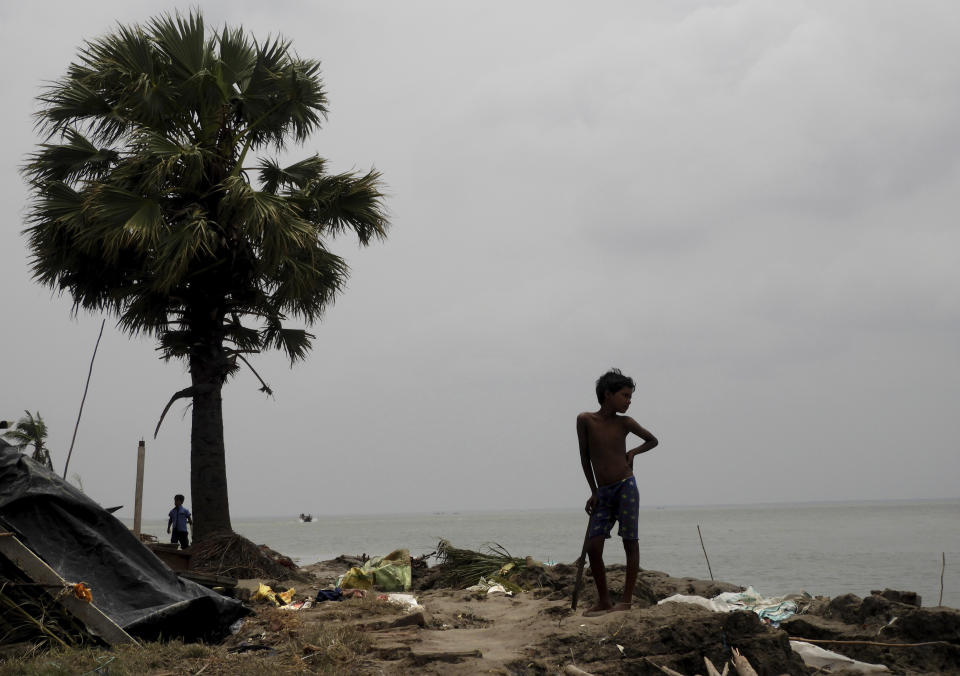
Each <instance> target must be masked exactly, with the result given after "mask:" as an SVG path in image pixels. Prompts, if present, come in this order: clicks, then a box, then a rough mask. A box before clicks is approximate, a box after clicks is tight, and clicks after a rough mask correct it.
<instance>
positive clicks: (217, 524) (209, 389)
mask: <svg viewBox="0 0 960 676" xmlns="http://www.w3.org/2000/svg"><path fill="white" fill-rule="evenodd" d="M204 352H205V354H201V353H200V351H199V350H194V351H193V352H192V353H191V355H190V375H191V379H192V381H193V388H194V394H193V418H192V424H191V428H190V497H191V501H192V508H193V539H194V541H195V542H196V541H198V540H203V539H204V538H207V537H209V536H210V535H213V534H214V533H222V532H233V528H232V527H231V525H230V503H229V500H228V497H227V463H226V457H225V455H226V453H225V448H224V443H223V399H222V396H221V391H222V389H223V381H224V377H223V365H222V364H223V349H222V347H220V346H214V347H213V348H212V349H209V348H208V349H207V350H204Z"/></svg>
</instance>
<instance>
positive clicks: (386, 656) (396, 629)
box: [230, 557, 960, 676]
mask: <svg viewBox="0 0 960 676" xmlns="http://www.w3.org/2000/svg"><path fill="white" fill-rule="evenodd" d="M349 565H350V561H349V560H348V559H347V558H345V557H341V558H340V559H338V560H334V561H327V562H322V563H318V564H314V565H313V566H307V567H305V568H302V569H300V572H301V574H302V575H304V578H303V579H302V581H300V582H294V581H289V582H286V583H278V582H274V584H275V585H277V586H278V587H281V588H282V587H285V586H286V585H289V586H293V587H294V588H295V589H296V590H297V596H296V598H298V599H302V598H313V597H315V595H316V591H317V590H318V589H320V588H325V587H328V586H331V585H332V584H333V583H334V581H335V580H336V577H337V576H338V575H339V574H341V573H343V572H344V571H345V570H346V569H347V568H348V567H349ZM574 575H575V568H574V567H573V566H568V565H567V566H565V565H560V566H555V567H550V568H544V569H543V570H542V574H540V575H539V577H538V576H534V578H533V579H534V580H535V582H534V583H533V584H529V583H530V580H531V579H530V578H528V580H527V583H528V584H526V585H525V586H527V587H528V588H529V591H526V592H523V593H519V594H516V595H514V596H507V595H504V594H499V593H497V594H489V595H488V594H485V593H483V592H470V591H463V590H454V589H436V588H427V589H422V588H421V589H419V590H417V589H415V590H414V591H413V593H414V595H415V596H416V597H417V599H418V600H419V602H420V604H421V605H422V606H423V610H422V611H415V612H412V613H410V612H402V611H398V610H397V609H396V608H395V607H392V606H390V605H389V604H388V603H387V602H385V601H379V602H378V601H376V595H375V594H372V595H371V596H370V597H368V598H367V599H365V600H364V601H363V602H355V603H338V602H325V603H321V604H317V605H315V606H313V607H312V608H309V609H306V610H300V611H296V612H297V616H298V619H299V620H300V622H301V623H303V624H310V623H321V624H325V625H329V624H330V623H341V624H342V625H343V626H347V625H353V626H355V627H356V628H358V629H359V630H360V631H362V632H364V634H365V635H366V636H367V637H368V638H369V645H368V648H367V649H366V651H365V653H364V655H363V657H362V659H361V660H359V661H358V662H357V663H354V664H352V665H351V667H350V672H352V673H358V674H409V673H418V674H454V675H457V674H479V673H484V674H557V673H563V671H564V669H565V668H566V667H567V666H568V665H574V666H576V667H577V668H579V669H582V670H583V671H585V672H587V673H591V674H661V673H663V672H661V671H660V669H659V668H658V666H666V667H669V668H672V669H674V670H676V671H678V672H680V673H682V674H702V673H706V671H705V669H704V662H703V658H704V656H706V657H709V658H710V659H711V660H712V661H713V662H714V663H715V664H716V665H717V666H718V667H719V668H720V669H721V670H722V669H723V665H724V664H725V663H726V662H727V660H728V659H729V658H730V656H731V648H738V649H739V650H740V651H741V652H742V653H743V654H744V655H745V656H746V657H747V658H748V659H749V660H750V662H751V663H752V664H753V666H754V667H755V668H756V669H757V672H758V673H759V674H760V675H761V676H762V675H763V674H797V675H800V674H812V673H855V672H844V671H836V670H834V671H829V672H827V671H820V672H816V670H815V669H813V668H810V667H807V666H805V665H804V663H803V661H802V660H801V659H800V658H799V656H798V655H797V654H796V653H794V652H793V651H792V650H791V648H790V644H789V640H790V638H791V637H794V638H795V637H799V636H802V637H805V638H811V639H817V640H820V641H834V642H836V641H855V642H856V643H852V644H846V643H844V644H840V643H831V644H824V645H823V647H826V648H829V649H831V650H836V651H838V652H843V653H844V654H847V655H849V656H850V657H853V658H856V659H859V660H862V661H866V662H872V663H879V664H885V665H887V667H888V668H889V669H890V673H895V674H931V673H943V674H960V612H958V611H956V610H953V609H948V608H917V607H915V606H912V605H909V604H904V603H901V602H900V600H901V599H900V597H898V596H897V595H895V594H891V595H888V596H889V597H890V598H885V597H882V596H871V597H868V598H867V599H858V598H857V597H853V596H846V597H839V598H837V599H832V600H831V599H825V598H820V599H816V600H812V601H811V603H810V605H809V607H808V608H807V609H806V612H805V613H803V614H801V615H797V616H795V617H794V618H793V619H791V620H789V621H787V622H784V623H783V624H782V625H781V627H780V628H779V629H775V628H773V627H771V626H768V625H766V624H763V623H761V622H760V620H759V619H758V618H757V616H756V615H755V614H754V613H752V612H747V611H741V612H735V613H714V612H711V611H709V610H705V609H702V608H699V607H696V606H691V605H685V604H676V603H668V604H662V605H657V603H656V601H657V600H659V599H662V598H665V597H666V596H669V595H672V594H674V593H682V594H696V595H701V596H705V597H711V596H714V595H716V594H717V593H719V592H721V591H729V590H738V589H740V588H739V587H735V586H734V585H729V584H725V583H722V582H718V583H714V582H711V581H709V580H706V581H705V580H695V579H691V578H673V577H670V576H668V575H666V574H664V573H659V572H656V571H642V572H641V576H640V583H639V584H638V590H637V594H636V596H635V598H634V607H633V609H631V610H630V611H626V612H618V613H610V614H607V615H602V616H600V617H584V616H583V614H582V612H583V609H585V608H587V607H589V605H590V604H591V603H592V602H593V601H594V600H595V592H594V591H593V581H592V578H591V577H590V571H589V568H587V571H586V573H585V576H584V578H585V579H584V588H583V592H582V595H581V602H580V605H579V608H578V611H577V612H576V613H571V611H570V598H571V592H572V588H573V579H574ZM609 580H610V587H611V590H612V591H613V592H614V593H615V594H618V593H619V591H620V589H621V588H622V584H623V570H622V568H620V567H616V566H614V567H612V568H611V569H610V573H609ZM258 582H261V581H260V580H247V581H243V582H242V583H241V587H244V588H247V589H250V588H254V587H255V586H256V584H257V583H258ZM265 582H268V583H269V582H270V581H265ZM414 586H415V588H416V587H418V586H419V587H424V586H426V587H430V586H431V582H430V579H429V574H427V575H426V577H423V576H421V577H420V578H419V579H417V578H415V580H414ZM890 599H893V600H890ZM254 608H256V606H254ZM257 617H258V616H254V617H253V618H251V619H250V620H248V622H247V624H246V625H245V627H244V628H243V629H242V630H241V632H239V633H238V634H237V635H236V636H234V637H231V639H230V641H231V642H232V643H233V644H240V643H243V642H246V643H247V644H248V645H249V644H250V642H251V641H252V642H256V641H257V640H260V641H266V642H269V629H270V627H269V626H267V627H264V626H263V623H262V622H258V619H257ZM893 618H896V619H893ZM892 619H893V622H892V623H891V620H892ZM888 644H895V647H889V645H888Z"/></svg>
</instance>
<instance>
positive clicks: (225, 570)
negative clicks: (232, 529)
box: [190, 533, 301, 580]
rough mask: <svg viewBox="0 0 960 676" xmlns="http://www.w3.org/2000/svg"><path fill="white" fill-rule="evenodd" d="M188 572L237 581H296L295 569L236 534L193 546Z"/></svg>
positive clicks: (288, 561) (229, 534) (261, 546)
mask: <svg viewBox="0 0 960 676" xmlns="http://www.w3.org/2000/svg"><path fill="white" fill-rule="evenodd" d="M190 553H191V556H190V569H191V570H196V571H198V572H201V573H213V574H215V575H226V576H228V577H235V578H238V579H246V578H266V579H270V580H291V579H299V578H300V577H301V575H300V574H299V573H298V570H297V566H296V565H295V564H294V563H293V561H292V560H291V559H290V558H289V557H287V556H284V555H283V554H280V553H279V552H276V551H274V550H272V549H270V548H269V547H267V546H266V545H257V544H254V543H253V542H251V541H250V540H248V539H247V538H245V537H243V536H242V535H237V534H236V533H225V534H223V535H214V536H212V537H209V538H207V539H206V540H202V541H200V542H197V543H195V544H194V545H193V547H192V548H191V550H190Z"/></svg>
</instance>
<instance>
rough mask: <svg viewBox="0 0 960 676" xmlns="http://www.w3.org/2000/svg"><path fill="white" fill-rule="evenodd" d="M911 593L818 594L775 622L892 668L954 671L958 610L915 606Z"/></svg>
mask: <svg viewBox="0 0 960 676" xmlns="http://www.w3.org/2000/svg"><path fill="white" fill-rule="evenodd" d="M916 603H919V598H918V597H917V596H916V594H913V593H912V592H895V591H892V590H889V589H887V590H884V591H882V592H881V591H877V592H874V593H872V594H871V595H870V596H868V597H866V598H863V599H861V598H860V597H858V596H855V595H853V594H844V595H843V596H838V597H836V598H833V599H830V600H826V599H818V600H817V602H814V603H813V604H811V606H810V608H809V609H808V610H807V612H806V613H805V614H803V615H797V616H795V617H792V618H790V619H789V620H787V621H785V622H783V623H782V624H781V625H780V627H781V629H783V630H785V631H786V632H787V633H788V634H790V637H791V638H794V639H799V640H802V639H812V640H813V642H815V643H816V644H817V645H819V646H820V647H822V648H826V649H828V650H833V651H834V652H838V653H841V654H843V655H846V656H848V657H852V658H853V659H856V660H861V661H863V662H872V663H877V664H885V665H886V666H887V667H889V668H890V669H892V670H894V672H895V673H938V674H960V611H958V610H955V609H953V608H944V607H937V608H920V607H917V605H915V604H916Z"/></svg>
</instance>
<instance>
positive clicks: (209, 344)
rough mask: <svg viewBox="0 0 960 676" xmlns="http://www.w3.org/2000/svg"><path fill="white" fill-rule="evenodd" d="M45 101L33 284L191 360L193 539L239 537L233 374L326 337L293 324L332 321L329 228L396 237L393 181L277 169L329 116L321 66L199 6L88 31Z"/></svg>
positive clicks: (33, 174) (298, 354) (36, 180)
mask: <svg viewBox="0 0 960 676" xmlns="http://www.w3.org/2000/svg"><path fill="white" fill-rule="evenodd" d="M39 101H40V104H41V105H40V110H39V112H38V114H37V126H38V128H39V129H40V130H41V131H42V132H43V133H44V134H46V139H45V140H46V142H45V143H42V144H41V145H40V146H39V147H38V150H37V151H36V152H35V153H34V154H32V155H31V156H30V157H29V158H28V161H27V164H26V166H25V167H24V174H25V176H26V178H27V180H28V181H29V184H30V188H31V193H32V202H31V207H30V211H29V212H28V221H27V226H28V227H27V228H26V230H25V231H24V232H25V234H26V235H27V237H28V239H29V246H30V249H31V254H32V261H31V262H32V272H33V275H34V278H35V279H36V280H37V281H39V282H40V283H42V284H44V285H47V286H49V287H52V288H54V289H56V290H58V291H59V292H61V293H63V292H67V293H69V294H70V295H71V296H72V297H73V301H74V312H77V311H78V310H81V309H83V310H89V311H93V312H107V313H111V314H114V315H116V316H117V317H118V320H119V321H118V325H119V327H120V328H121V329H123V330H124V331H126V332H127V333H128V334H130V335H131V336H136V335H147V336H150V337H153V338H155V339H157V341H158V349H159V351H160V353H161V356H162V357H163V358H164V359H167V360H169V359H173V358H176V359H183V360H185V361H186V362H187V365H188V367H189V373H190V386H189V387H187V388H185V389H183V390H181V391H179V392H177V393H176V394H174V395H173V397H172V398H171V399H170V402H169V403H168V404H167V408H166V409H164V414H165V413H166V410H167V409H169V407H170V404H172V403H173V402H174V401H175V400H177V399H180V398H190V399H192V424H191V442H190V446H191V449H190V466H191V472H190V483H191V493H192V503H193V505H192V506H193V511H194V517H195V518H194V521H195V526H196V530H195V535H196V537H197V538H200V539H202V538H204V537H206V536H208V535H210V534H212V533H215V532H223V531H227V532H229V531H231V530H232V529H231V525H230V512H229V503H228V499H227V482H226V464H225V453H224V442H223V418H222V400H221V391H222V387H223V384H224V382H225V381H226V380H227V379H228V378H229V377H230V376H232V375H233V374H235V373H236V371H237V370H238V369H239V368H240V366H241V365H242V364H246V365H247V366H250V364H249V362H248V356H250V355H252V354H255V353H259V352H261V351H264V350H268V349H278V350H283V351H284V352H285V353H286V355H287V357H288V358H289V359H290V362H291V365H293V364H294V363H296V362H298V361H299V360H302V359H304V358H305V356H306V355H307V353H308V351H309V349H310V347H311V339H312V338H313V336H312V335H311V334H310V333H308V332H307V330H306V328H295V327H291V326H289V324H288V322H289V321H290V320H295V321H297V322H299V323H300V324H301V326H306V327H309V326H310V325H311V324H313V323H315V322H317V321H319V319H320V318H321V316H322V314H323V311H324V309H325V308H326V307H327V306H328V305H329V304H330V303H331V301H333V299H334V297H335V296H336V294H337V293H338V292H339V291H340V290H341V289H342V288H343V285H344V282H345V280H346V276H347V273H348V268H347V265H346V263H345V262H344V260H343V259H342V258H340V257H339V256H337V255H335V254H334V253H332V252H331V251H329V250H328V249H327V242H328V241H329V240H330V239H331V238H333V237H334V236H337V235H340V234H342V233H344V232H347V231H350V232H352V233H353V234H355V235H356V237H357V238H358V239H359V241H360V243H361V244H363V245H366V244H368V243H370V242H371V241H372V240H374V239H382V238H383V237H385V234H386V229H387V225H388V222H387V217H386V211H385V208H384V205H383V193H382V187H381V179H380V174H379V173H378V172H376V171H373V170H371V171H369V172H366V173H359V172H351V173H340V174H330V173H327V172H326V166H325V162H324V160H323V159H322V158H320V157H319V156H317V155H313V156H310V157H307V158H306V159H302V160H300V161H299V162H296V163H294V164H291V165H289V166H285V167H284V166H281V164H280V162H279V161H278V160H277V159H276V157H277V156H279V155H280V154H281V153H282V152H283V151H284V150H285V149H286V148H287V147H288V145H291V144H292V143H296V144H300V143H302V142H304V141H305V140H306V139H307V138H308V137H309V135H310V134H311V133H312V132H314V131H316V130H317V129H319V127H320V123H321V122H322V121H323V120H324V119H325V115H326V112H327V108H326V104H327V100H326V95H325V92H324V90H323V86H322V82H321V78H320V64H319V62H317V61H315V60H311V59H305V58H300V57H299V56H297V55H295V54H294V53H293V51H292V49H291V46H290V44H289V43H288V42H286V41H284V40H282V39H279V38H268V39H267V40H266V41H264V42H257V41H255V40H254V39H253V38H251V37H248V36H247V35H246V34H245V32H244V31H243V29H241V28H233V27H228V26H224V27H223V28H222V29H220V30H219V31H214V32H211V33H208V32H207V31H206V29H205V27H204V22H203V17H202V15H201V14H200V12H199V11H197V12H192V13H190V14H189V15H187V16H183V15H180V14H174V15H163V16H160V17H156V18H154V19H151V20H150V21H148V22H147V23H146V24H144V25H133V26H119V27H118V28H117V29H116V30H115V31H114V32H113V33H111V34H108V35H106V36H104V37H101V38H98V39H95V40H92V41H87V42H86V43H85V44H84V46H83V47H82V48H81V49H80V52H79V58H78V59H77V60H76V61H75V62H74V63H73V64H71V65H70V67H69V68H68V70H67V73H66V75H65V76H64V77H63V78H62V79H60V80H58V81H56V82H54V83H53V84H52V85H50V86H49V87H48V89H47V90H46V91H45V92H44V93H43V95H41V96H40V98H39ZM267 153H272V155H268V154H267ZM250 368H251V370H253V369H252V366H251V367H250ZM254 373H256V372H255V371H254ZM257 378H258V379H259V378H260V377H259V375H257ZM260 383H261V384H262V385H263V387H262V388H261V389H263V390H264V391H266V392H267V393H269V391H270V390H269V388H268V387H267V385H266V383H264V382H263V380H262V379H260ZM162 419H163V415H161V421H162ZM158 428H159V424H158Z"/></svg>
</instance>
